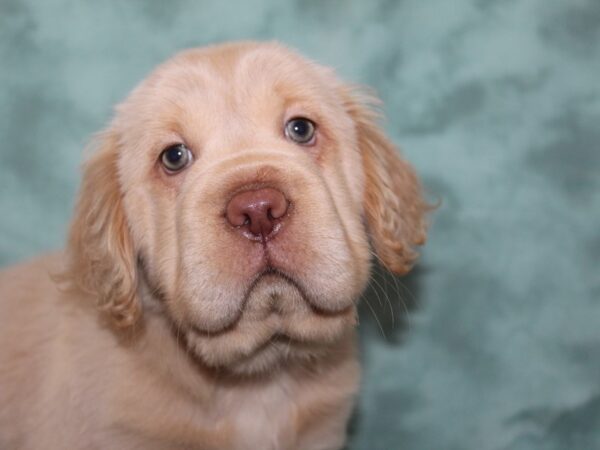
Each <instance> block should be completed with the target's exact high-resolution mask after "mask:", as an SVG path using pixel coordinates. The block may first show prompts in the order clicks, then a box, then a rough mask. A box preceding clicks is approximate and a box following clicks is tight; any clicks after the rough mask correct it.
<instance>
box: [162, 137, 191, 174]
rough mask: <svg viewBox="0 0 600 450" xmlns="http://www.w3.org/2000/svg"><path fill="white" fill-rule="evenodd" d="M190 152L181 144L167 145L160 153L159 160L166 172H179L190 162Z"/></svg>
mask: <svg viewBox="0 0 600 450" xmlns="http://www.w3.org/2000/svg"><path fill="white" fill-rule="evenodd" d="M192 159H193V156H192V152H191V151H190V150H189V149H188V148H187V147H186V146H185V145H183V144H175V145H171V146H169V147H167V148H166V149H164V150H163V152H162V153H161V155H160V162H161V164H162V165H163V167H164V168H165V170H166V171H167V172H168V173H175V172H179V171H180V170H183V169H185V168H186V167H187V166H189V165H190V163H191V162H192Z"/></svg>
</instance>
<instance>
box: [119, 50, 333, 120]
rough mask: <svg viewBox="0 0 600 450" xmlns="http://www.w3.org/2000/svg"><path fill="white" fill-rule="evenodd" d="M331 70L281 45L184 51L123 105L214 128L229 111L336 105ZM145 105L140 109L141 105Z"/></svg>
mask: <svg viewBox="0 0 600 450" xmlns="http://www.w3.org/2000/svg"><path fill="white" fill-rule="evenodd" d="M335 85H336V80H335V77H334V75H333V73H332V72H331V71H329V70H328V69H325V68H324V67H321V66H318V65H317V64H315V63H312V62H310V61H308V60H306V59H305V58H303V57H301V56H300V55H297V54H296V53H294V52H292V51H290V50H288V49H286V48H284V47H282V46H279V45H277V44H254V43H244V44H236V45H221V46H216V47H209V48H203V49H194V50H188V51H185V52H182V53H180V54H178V55H176V56H175V57H174V58H172V59H171V60H169V61H167V62H166V63H164V64H163V65H161V66H159V67H158V68H157V69H156V70H155V71H154V72H153V73H152V74H151V75H150V77H148V79H147V80H146V81H145V82H144V83H142V84H141V85H140V87H139V88H138V89H137V90H136V91H135V92H134V93H133V94H132V96H131V97H130V100H129V101H128V102H126V104H125V105H124V108H123V109H124V110H126V109H128V108H127V106H128V104H130V105H132V106H133V108H131V109H135V110H136V114H137V115H138V117H139V113H140V109H142V110H143V111H147V113H148V115H149V116H151V117H149V118H157V117H161V114H164V116H165V117H164V119H165V120H166V121H167V122H168V119H167V118H166V116H171V117H177V118H178V119H179V120H180V121H181V120H185V119H191V120H194V119H195V118H196V117H197V116H198V115H202V116H203V117H202V119H203V123H205V125H206V126H207V127H208V128H210V129H214V127H216V126H218V125H219V124H218V123H215V122H217V121H218V119H222V118H224V117H225V116H226V115H227V114H228V113H238V114H239V115H241V116H244V117H249V116H250V115H256V114H258V115H260V114H261V113H262V114H270V113H272V112H273V111H272V110H273V109H282V108H285V107H286V106H287V105H289V104H312V105H319V106H320V107H321V108H325V109H326V108H327V106H332V105H333V106H335V104H336V98H335V96H334V95H333V91H334V89H333V88H334V86H335ZM140 107H141V108H140Z"/></svg>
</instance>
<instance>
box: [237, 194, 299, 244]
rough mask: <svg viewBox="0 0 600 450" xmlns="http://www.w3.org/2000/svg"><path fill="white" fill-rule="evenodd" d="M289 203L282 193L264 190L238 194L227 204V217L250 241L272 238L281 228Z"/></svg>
mask: <svg viewBox="0 0 600 450" xmlns="http://www.w3.org/2000/svg"><path fill="white" fill-rule="evenodd" d="M287 210H288V201H287V199H286V198H285V196H284V195H283V193H282V192H281V191H278V190H277V189H273V188H263V189H257V190H251V191H244V192H240V193H239V194H236V195H235V196H234V197H233V198H232V199H231V200H229V203H228V204H227V210H226V217H227V220H228V221H229V223H230V224H231V225H233V226H234V227H236V228H238V229H240V230H241V231H242V234H244V236H246V237H247V238H249V239H265V238H267V237H272V236H273V235H274V234H275V233H277V231H279V228H280V227H281V218H282V217H283V216H284V215H285V213H286V212H287Z"/></svg>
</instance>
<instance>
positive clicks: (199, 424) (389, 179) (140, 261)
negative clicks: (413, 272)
mask: <svg viewBox="0 0 600 450" xmlns="http://www.w3.org/2000/svg"><path fill="white" fill-rule="evenodd" d="M369 105H372V101H371V99H370V98H369V97H368V96H364V95H362V94H360V93H359V92H357V90H356V89H354V88H352V87H349V86H347V85H345V84H343V83H342V82H340V81H339V80H338V79H337V78H336V77H335V76H334V74H333V73H332V71H331V70H328V69H326V68H324V67H321V66H319V65H317V64H315V63H313V62H310V61H307V60H306V59H303V58H302V57H300V56H299V55H297V54H295V53H293V52H291V51H290V50H287V49H286V48H284V47H283V46H281V45H278V44H275V43H266V44H265V43H234V44H225V45H218V46H213V47H207V48H202V49H193V50H189V51H184V52H183V53H181V54H179V55H177V56H175V57H174V58H173V59H171V60H169V61H167V62H166V63H164V64H163V65H161V66H160V67H158V68H157V69H156V70H155V71H154V72H153V73H152V74H151V75H150V76H149V77H148V78H147V79H146V80H145V81H143V82H142V83H141V84H140V85H139V86H137V87H136V88H135V89H134V90H133V92H132V93H131V94H130V95H129V97H128V98H127V99H126V100H125V101H124V102H123V103H122V104H120V105H119V106H118V107H117V108H116V113H115V116H114V119H113V120H112V122H111V123H110V125H109V126H108V128H107V129H106V130H105V131H104V132H102V133H101V134H100V135H99V136H98V137H97V138H96V139H95V141H94V145H93V147H95V149H94V152H93V154H92V156H91V157H90V158H89V160H88V161H87V163H86V165H85V168H84V173H83V180H82V186H81V190H80V195H79V200H78V203H77V205H76V209H75V214H74V218H73V221H72V224H71V228H70V234H69V239H68V245H67V248H66V250H65V251H64V252H63V253H56V254H51V255H47V256H43V257H41V258H39V259H36V260H34V261H32V262H28V263H25V264H22V265H19V266H16V267H12V268H8V269H6V270H5V271H4V272H2V274H1V275H0V448H6V449H133V448H136V449H202V450H211V449H220V450H222V449H252V450H258V449H260V450H266V449H307V450H308V449H310V450H317V449H339V448H341V447H342V446H343V445H344V441H345V435H346V423H347V419H348V417H349V415H350V412H351V409H352V406H353V398H354V396H355V393H356V391H357V387H358V383H359V365H358V362H357V357H356V345H355V344H356V342H355V341H356V333H355V325H356V321H357V317H356V305H357V301H358V299H359V297H360V295H361V293H362V292H363V290H364V289H365V286H366V284H367V282H368V280H369V274H370V265H371V260H372V256H375V257H376V258H377V260H378V261H380V262H381V264H382V265H383V266H385V267H386V268H387V269H389V270H390V271H392V272H394V273H396V274H403V273H405V272H407V271H408V270H409V269H410V267H411V265H412V264H413V262H414V260H415V258H416V252H415V247H416V246H417V245H420V244H423V242H424V240H425V231H426V219H425V213H426V210H427V205H426V203H425V202H424V200H423V198H422V195H421V188H420V186H419V182H418V180H417V178H416V176H415V174H414V173H413V170H412V169H411V168H410V167H409V165H408V164H407V163H406V162H404V161H403V160H401V159H400V158H399V155H398V154H397V152H396V150H395V149H394V146H393V145H392V144H391V143H390V142H389V140H388V139H387V138H386V137H385V136H384V134H383V133H382V132H381V130H380V129H379V128H378V127H377V125H376V123H375V122H376V121H375V117H376V114H375V113H374V112H373V110H372V108H371V107H370V106H369Z"/></svg>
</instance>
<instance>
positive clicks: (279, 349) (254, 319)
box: [186, 273, 355, 376]
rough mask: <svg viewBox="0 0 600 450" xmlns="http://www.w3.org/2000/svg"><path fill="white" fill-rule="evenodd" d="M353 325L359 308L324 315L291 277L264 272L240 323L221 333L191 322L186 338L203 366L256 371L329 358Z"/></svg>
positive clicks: (236, 371)
mask: <svg viewBox="0 0 600 450" xmlns="http://www.w3.org/2000/svg"><path fill="white" fill-rule="evenodd" d="M354 324H355V311H354V308H349V309H348V310H347V311H344V312H343V313H339V314H337V315H335V316H324V315H322V314H320V313H318V312H315V311H313V310H312V308H311V307H310V305H309V304H308V302H307V301H306V299H305V298H304V293H303V292H302V291H301V290H300V288H299V287H298V285H296V284H295V283H294V282H293V281H292V280H290V279H287V278H286V277H284V276H282V275H280V274H276V273H265V274H264V275H261V276H260V277H258V278H257V280H256V281H255V282H254V283H253V285H252V286H251V288H250V290H249V292H248V295H247V298H246V302H245V308H244V313H243V314H242V316H241V317H240V320H239V321H238V322H236V323H235V324H233V325H232V326H231V327H229V328H228V329H226V330H223V331H221V332H219V333H206V332H203V331H201V330H202V329H201V326H197V327H191V328H189V330H188V332H187V333H186V341H187V345H188V348H189V349H190V350H191V352H192V354H193V355H194V356H195V357H196V358H198V359H199V361H200V362H201V363H203V364H204V365H206V366H208V367H210V368H212V369H216V370H219V371H221V372H228V373H230V374H232V375H236V376H255V375H260V374H265V373H267V372H273V371H275V370H278V369H281V368H283V367H292V366H296V365H298V364H302V363H307V362H310V361H315V360H317V359H319V358H322V357H324V356H325V355H326V354H327V353H328V352H329V351H330V350H331V349H332V348H333V347H335V346H336V344H337V343H339V342H340V341H341V340H342V339H343V338H344V337H345V336H347V334H348V332H349V330H352V329H353V326H354Z"/></svg>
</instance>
